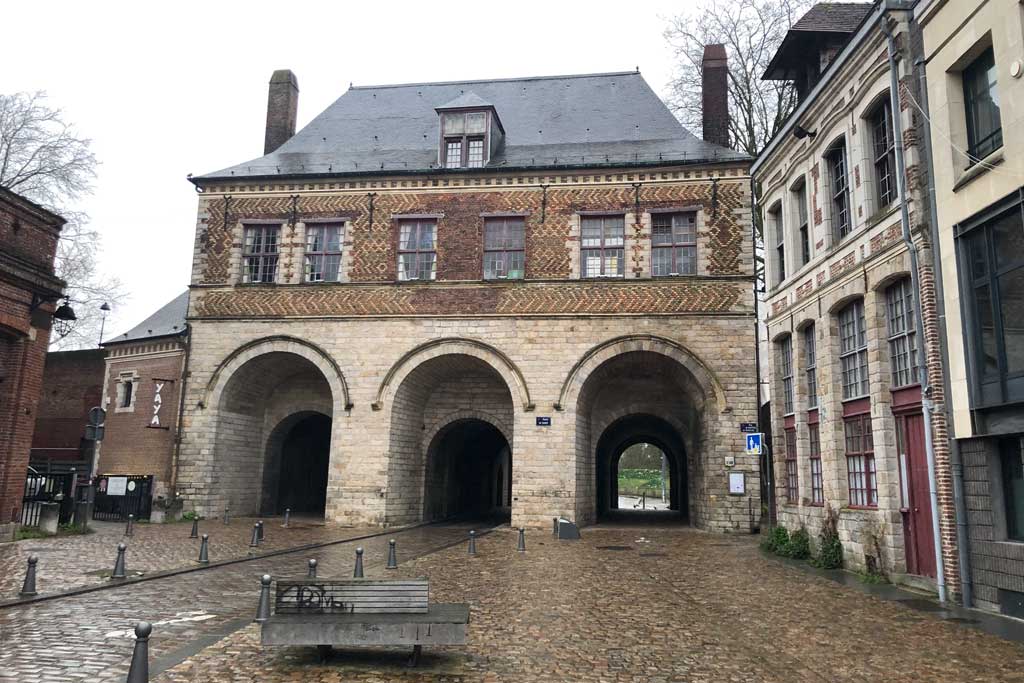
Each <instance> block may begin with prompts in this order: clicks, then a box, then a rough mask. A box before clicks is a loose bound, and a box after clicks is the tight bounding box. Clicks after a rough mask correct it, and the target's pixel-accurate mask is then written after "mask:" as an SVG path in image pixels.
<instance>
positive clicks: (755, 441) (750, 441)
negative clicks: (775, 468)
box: [746, 434, 763, 455]
mask: <svg viewBox="0 0 1024 683" xmlns="http://www.w3.org/2000/svg"><path fill="white" fill-rule="evenodd" d="M746 436H747V453H749V454H750V455H761V437H762V436H763V435H762V434H747V435H746Z"/></svg>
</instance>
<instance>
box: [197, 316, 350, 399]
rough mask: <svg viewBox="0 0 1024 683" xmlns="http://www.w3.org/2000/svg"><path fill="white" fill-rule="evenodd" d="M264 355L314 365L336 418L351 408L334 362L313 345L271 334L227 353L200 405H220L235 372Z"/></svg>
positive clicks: (344, 386)
mask: <svg viewBox="0 0 1024 683" xmlns="http://www.w3.org/2000/svg"><path fill="white" fill-rule="evenodd" d="M267 353H290V354H293V355H296V356H299V357H301V358H305V359H306V360H308V361H309V362H311V363H313V365H315V366H317V368H319V369H320V372H322V373H323V375H324V377H325V378H326V380H327V382H328V384H329V385H330V387H331V395H332V396H333V399H334V409H335V410H334V414H335V416H337V415H339V414H341V411H342V410H351V409H352V402H351V400H350V399H349V392H348V384H347V383H346V382H345V375H344V374H343V373H342V371H341V368H340V367H338V364H337V363H335V362H334V359H333V358H331V356H330V355H328V353H327V352H326V351H324V350H323V349H321V348H320V347H319V346H317V345H316V344H313V343H312V342H308V341H306V340H305V339H299V338H298V337H291V336H288V335H274V336H271V337H261V338H260V339H254V340H252V341H250V342H246V343H245V344H242V345H241V346H239V347H238V348H237V349H235V350H234V351H232V352H231V353H230V354H228V356H227V357H226V358H225V359H224V360H223V361H221V363H220V365H218V366H217V369H216V370H214V372H213V375H212V376H211V377H210V381H209V382H208V383H207V385H206V393H205V399H204V400H203V404H204V405H205V406H217V405H219V404H220V401H221V398H222V395H223V393H224V389H225V387H227V385H228V382H229V381H230V380H231V378H232V377H233V376H234V374H235V372H236V371H238V369H239V368H241V367H242V366H244V365H245V364H246V363H247V362H248V361H250V360H252V359H254V358H257V357H259V356H262V355H264V354H267Z"/></svg>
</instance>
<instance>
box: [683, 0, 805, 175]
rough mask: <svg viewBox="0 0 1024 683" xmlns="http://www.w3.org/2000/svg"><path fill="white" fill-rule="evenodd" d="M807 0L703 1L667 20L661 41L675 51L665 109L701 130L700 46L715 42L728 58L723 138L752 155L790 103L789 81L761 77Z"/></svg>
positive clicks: (792, 90)
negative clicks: (726, 120)
mask: <svg viewBox="0 0 1024 683" xmlns="http://www.w3.org/2000/svg"><path fill="white" fill-rule="evenodd" d="M810 4H811V3H810V2H808V0H703V1H702V2H700V3H699V4H697V5H696V6H695V7H694V8H693V9H691V10H689V11H688V12H686V13H683V14H680V15H677V16H675V17H673V18H671V19H670V20H669V24H668V27H667V28H666V29H665V32H664V36H665V40H666V41H668V43H669V45H670V46H671V47H672V49H673V51H674V53H675V59H676V74H675V77H674V78H673V79H672V81H671V82H670V83H669V88H670V92H669V96H668V104H669V107H671V108H672V110H673V111H674V112H675V114H676V116H678V117H679V120H680V121H682V122H683V125H685V126H687V127H688V128H690V130H692V131H700V129H701V76H702V72H701V58H702V57H703V55H704V46H706V45H712V44H716V43H721V44H723V45H725V49H726V53H727V54H728V56H729V114H730V123H729V140H730V145H731V146H732V147H733V149H737V150H741V151H744V152H746V153H747V154H750V155H751V156H756V155H757V154H758V153H759V152H760V151H761V150H762V149H764V147H765V145H766V144H768V141H769V140H771V138H772V136H774V135H775V133H777V132H778V130H779V128H781V126H782V124H783V122H784V121H785V120H786V117H788V116H789V114H790V112H792V111H793V108H794V107H795V106H796V89H795V88H794V87H793V84H792V83H791V82H790V81H763V80H761V76H762V75H764V72H765V69H766V68H767V66H768V63H769V62H770V61H771V59H772V57H773V56H774V54H775V51H776V50H777V49H778V47H779V45H780V44H781V43H782V39H783V38H784V37H785V36H786V31H788V30H789V28H790V27H791V26H792V25H793V22H794V21H796V20H797V19H799V18H800V16H801V15H802V14H803V12H804V11H805V10H806V9H807V8H808V7H809V6H810Z"/></svg>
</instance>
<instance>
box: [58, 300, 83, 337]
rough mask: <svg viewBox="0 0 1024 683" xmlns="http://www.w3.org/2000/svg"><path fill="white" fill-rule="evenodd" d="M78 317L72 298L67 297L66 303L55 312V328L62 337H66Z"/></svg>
mask: <svg viewBox="0 0 1024 683" xmlns="http://www.w3.org/2000/svg"><path fill="white" fill-rule="evenodd" d="M77 319H78V318H77V316H75V312H74V310H72V308H71V299H70V298H67V297H65V299H64V303H63V304H61V305H60V306H58V307H57V310H56V311H54V312H53V329H54V330H55V331H56V332H57V334H58V335H60V336H61V337H66V336H67V334H68V332H70V331H71V327H72V325H73V324H74V322H75V320H77Z"/></svg>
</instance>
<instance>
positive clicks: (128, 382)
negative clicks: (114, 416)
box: [114, 370, 138, 413]
mask: <svg viewBox="0 0 1024 683" xmlns="http://www.w3.org/2000/svg"><path fill="white" fill-rule="evenodd" d="M116 381H117V386H116V387H115V396H114V400H115V401H116V403H115V405H114V412H116V413H118V412H132V411H134V410H135V395H136V393H137V391H136V390H137V389H138V387H137V386H136V385H137V384H138V373H136V372H135V371H134V370H129V371H125V372H119V373H118V375H117V380H116Z"/></svg>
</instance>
